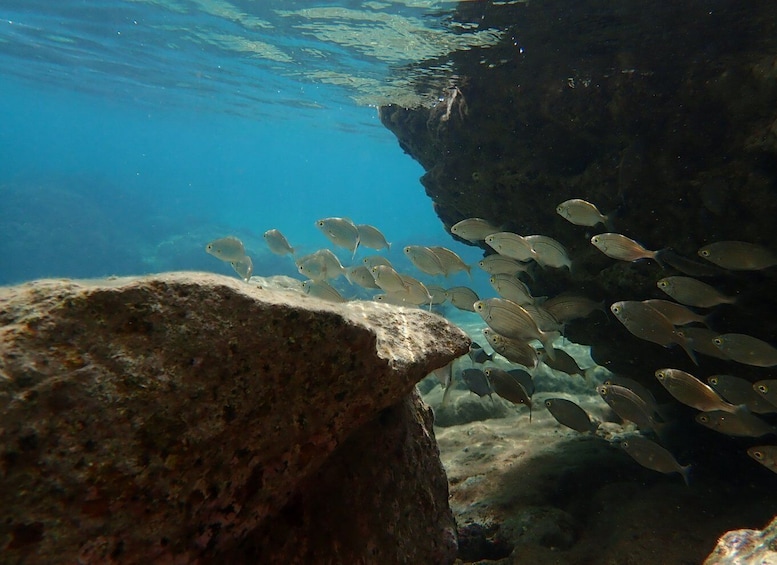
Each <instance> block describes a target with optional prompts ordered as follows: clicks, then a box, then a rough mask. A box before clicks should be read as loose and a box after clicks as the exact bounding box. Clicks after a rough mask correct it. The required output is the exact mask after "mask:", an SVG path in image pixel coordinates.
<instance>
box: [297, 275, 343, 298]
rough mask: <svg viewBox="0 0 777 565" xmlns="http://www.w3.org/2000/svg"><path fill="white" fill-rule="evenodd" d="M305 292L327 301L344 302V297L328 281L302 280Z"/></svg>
mask: <svg viewBox="0 0 777 565" xmlns="http://www.w3.org/2000/svg"><path fill="white" fill-rule="evenodd" d="M302 290H303V291H304V292H305V294H309V295H310V296H315V297H316V298H320V299H321V300H328V301H329V302H346V300H345V298H343V296H342V295H341V294H340V293H339V292H337V290H336V289H335V288H334V287H333V286H332V285H331V284H329V283H328V282H325V281H313V280H307V281H303V282H302Z"/></svg>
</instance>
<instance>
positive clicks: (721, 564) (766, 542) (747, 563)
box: [704, 518, 777, 565]
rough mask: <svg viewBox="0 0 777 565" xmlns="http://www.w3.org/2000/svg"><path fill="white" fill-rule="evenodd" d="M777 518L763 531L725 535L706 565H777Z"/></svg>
mask: <svg viewBox="0 0 777 565" xmlns="http://www.w3.org/2000/svg"><path fill="white" fill-rule="evenodd" d="M776 544H777V518H775V519H774V520H772V522H771V523H770V524H769V525H767V526H766V527H765V528H764V529H763V530H732V531H730V532H726V533H725V534H723V535H722V536H721V537H720V539H719V540H718V545H717V546H715V549H714V551H713V552H712V553H711V554H710V555H709V557H707V559H706V560H705V561H704V565H729V564H731V563H736V564H737V565H776V564H777V551H775V546H776Z"/></svg>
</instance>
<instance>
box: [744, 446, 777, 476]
mask: <svg viewBox="0 0 777 565" xmlns="http://www.w3.org/2000/svg"><path fill="white" fill-rule="evenodd" d="M747 454H748V455H749V456H750V457H752V458H753V459H755V460H756V461H758V462H759V463H760V464H761V465H763V466H764V467H766V468H767V469H769V470H770V471H771V472H772V473H777V445H756V446H754V447H750V448H748V450H747Z"/></svg>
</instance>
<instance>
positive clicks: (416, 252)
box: [403, 245, 445, 276]
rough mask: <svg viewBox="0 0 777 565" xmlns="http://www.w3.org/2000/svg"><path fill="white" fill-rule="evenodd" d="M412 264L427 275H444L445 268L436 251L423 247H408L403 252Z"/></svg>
mask: <svg viewBox="0 0 777 565" xmlns="http://www.w3.org/2000/svg"><path fill="white" fill-rule="evenodd" d="M403 251H404V252H405V255H407V258H408V259H410V262H411V263H413V265H415V267H416V268H417V269H418V270H419V271H421V272H422V273H426V274H427V275H432V276H434V275H444V274H445V268H444V267H443V266H442V263H441V262H440V258H439V257H437V255H435V253H434V251H432V250H431V249H429V248H428V247H424V246H423V245H408V246H406V247H405V248H404V250H403Z"/></svg>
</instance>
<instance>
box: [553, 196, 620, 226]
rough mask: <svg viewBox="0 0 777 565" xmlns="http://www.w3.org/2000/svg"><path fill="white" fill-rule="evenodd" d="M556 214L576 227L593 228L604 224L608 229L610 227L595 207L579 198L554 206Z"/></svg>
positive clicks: (605, 217)
mask: <svg viewBox="0 0 777 565" xmlns="http://www.w3.org/2000/svg"><path fill="white" fill-rule="evenodd" d="M556 213H557V214H558V215H559V216H561V217H562V218H564V219H566V220H568V221H569V222H570V223H573V224H575V225H576V226H589V227H593V226H595V225H597V224H604V225H605V226H607V227H609V225H610V223H609V218H608V217H607V216H605V215H604V214H602V213H601V212H600V211H599V209H598V208H597V207H596V206H595V205H593V204H591V203H590V202H587V201H585V200H582V199H580V198H572V199H570V200H566V201H564V202H562V203H561V204H559V205H558V206H556Z"/></svg>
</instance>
